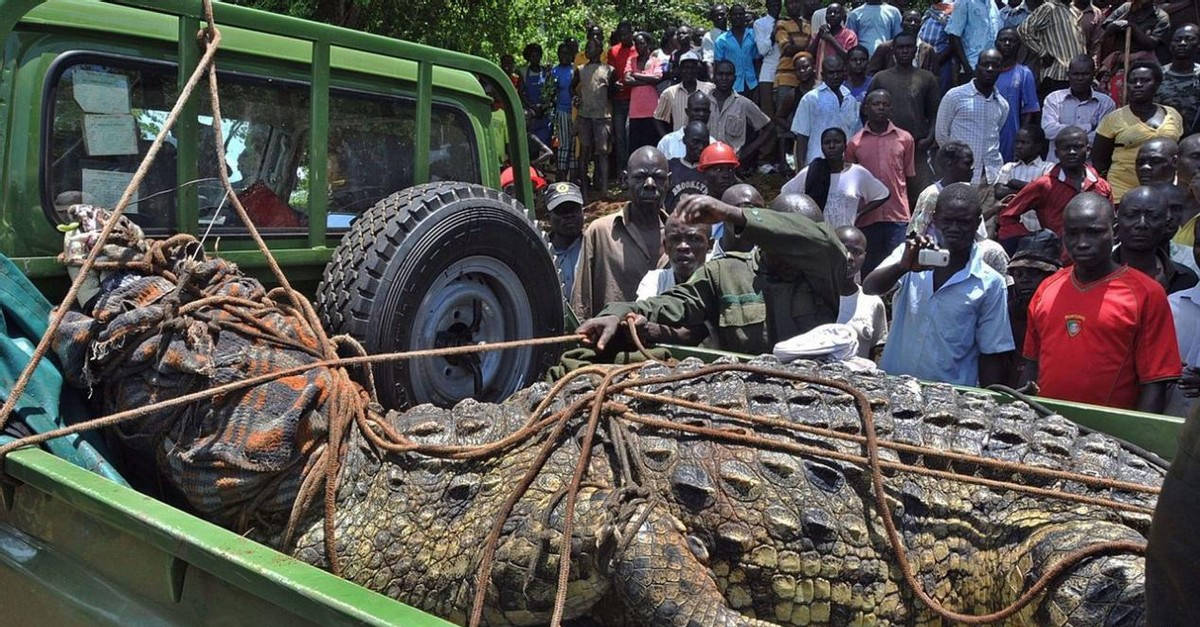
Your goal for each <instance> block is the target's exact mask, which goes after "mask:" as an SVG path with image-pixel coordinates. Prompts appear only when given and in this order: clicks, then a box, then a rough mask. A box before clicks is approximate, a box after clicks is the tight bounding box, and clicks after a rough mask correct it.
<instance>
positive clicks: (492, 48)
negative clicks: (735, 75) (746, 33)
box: [227, 0, 763, 63]
mask: <svg viewBox="0 0 1200 627" xmlns="http://www.w3.org/2000/svg"><path fill="white" fill-rule="evenodd" d="M227 1H232V2H233V3H234V4H241V5H245V6H252V7H255V8H259V9H264V10H267V11H273V12H276V13H283V14H287V15H292V16H295V17H302V18H305V19H310V20H315V21H319V22H325V23H327V24H336V25H338V26H345V27H347V28H352V29H355V30H362V31H367V32H372V33H377V34H380V35H386V36H388V37H395V38H398V39H407V40H409V41H416V42H419V43H423V44H429V45H432V46H437V47H440V48H448V49H451V50H459V51H462V52H467V53H471V54H476V55H480V56H483V57H487V58H489V59H492V60H496V59H498V58H499V56H500V55H501V54H504V53H512V54H513V55H515V56H516V57H517V62H518V63H521V62H522V61H521V56H520V52H521V49H522V48H523V47H524V46H525V44H526V43H531V42H535V43H540V44H541V45H542V46H543V47H544V48H545V49H546V56H545V61H544V62H545V63H553V62H554V49H555V48H556V47H557V45H558V42H561V41H562V40H563V38H564V37H568V36H570V37H576V38H578V39H580V40H581V41H582V39H583V36H584V30H585V28H586V26H587V25H588V24H590V23H596V24H599V25H600V26H601V27H603V28H604V29H605V31H606V32H609V31H611V30H612V29H614V28H615V27H616V25H617V22H619V21H621V20H622V19H628V20H630V21H631V22H633V24H634V26H635V27H636V28H638V29H641V30H649V31H650V32H653V33H655V36H656V37H658V36H660V35H661V33H662V29H663V28H665V27H666V26H669V25H676V24H680V23H687V24H693V25H699V26H704V27H708V26H709V25H710V24H709V22H708V20H707V19H705V18H704V17H703V15H704V13H705V12H706V10H707V7H708V5H709V3H708V2H697V1H691V0H652V1H651V0H607V1H604V2H596V1H594V0H593V1H588V0H453V1H447V0H299V1H290V2H289V1H285V0H227ZM747 6H748V8H749V9H750V10H752V11H756V12H759V13H761V12H762V7H763V3H762V2H761V0H758V1H755V2H749V3H747Z"/></svg>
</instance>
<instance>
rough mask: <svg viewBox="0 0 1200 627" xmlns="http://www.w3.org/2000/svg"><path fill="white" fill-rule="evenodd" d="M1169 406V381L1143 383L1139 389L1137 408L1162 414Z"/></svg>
mask: <svg viewBox="0 0 1200 627" xmlns="http://www.w3.org/2000/svg"><path fill="white" fill-rule="evenodd" d="M1166 406H1167V382H1166V381H1154V382H1151V383H1143V384H1142V385H1141V387H1140V389H1139V390H1138V400H1137V410H1138V411H1146V412H1150V413H1152V414H1161V413H1162V412H1163V409H1165V408H1166Z"/></svg>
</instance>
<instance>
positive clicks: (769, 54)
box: [754, 15, 779, 83]
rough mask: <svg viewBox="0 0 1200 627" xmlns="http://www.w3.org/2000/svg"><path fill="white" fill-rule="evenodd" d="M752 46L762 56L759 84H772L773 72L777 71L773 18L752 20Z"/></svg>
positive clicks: (765, 17)
mask: <svg viewBox="0 0 1200 627" xmlns="http://www.w3.org/2000/svg"><path fill="white" fill-rule="evenodd" d="M754 44H755V45H756V46H758V54H759V55H760V56H762V68H760V69H759V71H758V81H759V82H760V83H774V82H775V70H777V69H779V46H778V45H777V44H776V43H775V18H773V17H771V16H770V15H764V16H762V17H760V18H758V19H757V20H754Z"/></svg>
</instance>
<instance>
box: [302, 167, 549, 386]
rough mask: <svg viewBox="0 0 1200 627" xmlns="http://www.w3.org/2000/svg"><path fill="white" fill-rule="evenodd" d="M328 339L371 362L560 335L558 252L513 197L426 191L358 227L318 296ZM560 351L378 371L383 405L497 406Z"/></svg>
mask: <svg viewBox="0 0 1200 627" xmlns="http://www.w3.org/2000/svg"><path fill="white" fill-rule="evenodd" d="M317 308H318V311H319V314H320V316H321V321H322V323H323V324H325V325H326V328H327V329H328V330H329V331H330V333H331V334H342V333H345V334H349V335H351V336H353V337H354V338H355V339H357V340H358V341H359V342H361V343H362V344H363V346H364V347H365V348H366V350H367V351H368V352H370V353H373V354H375V353H387V352H398V351H409V350H418V349H425V348H436V347H442V346H455V345H460V344H468V343H478V342H500V341H508V340H520V339H527V338H534V337H544V336H553V335H559V334H561V333H562V332H563V297H562V287H561V284H560V283H559V278H558V272H557V271H556V269H555V266H554V259H553V257H552V256H551V253H550V249H549V246H548V245H547V243H546V241H545V240H544V239H543V237H542V235H541V233H539V232H538V230H537V228H536V227H535V226H534V225H533V224H532V223H531V222H530V220H529V218H527V217H526V214H525V210H524V208H523V207H522V206H521V205H520V203H518V202H517V201H516V200H514V199H513V198H511V197H509V196H507V195H505V194H503V193H501V192H499V191H497V190H494V189H490V188H487V187H483V186H481V185H472V184H466V183H453V182H443V183H429V184H426V185H417V186H415V187H411V188H408V189H406V190H404V191H401V192H397V193H395V194H392V195H391V196H388V197H387V198H384V199H383V200H380V201H379V202H378V203H376V204H375V206H374V207H372V208H371V209H369V210H368V211H366V212H365V213H363V214H362V215H361V216H359V217H358V219H357V220H355V221H354V224H353V225H352V226H351V228H350V231H349V232H348V233H347V234H346V236H345V237H344V238H343V239H342V242H341V244H340V245H339V246H338V247H337V250H336V251H334V254H333V259H332V260H330V262H329V265H328V266H326V267H325V273H324V276H323V278H322V280H321V284H320V286H319V287H318V288H317ZM559 353H560V350H559V349H558V347H556V346H539V347H524V348H518V349H510V350H506V351H496V352H487V353H478V354H476V355H474V356H469V357H466V358H449V359H447V358H441V357H437V358H430V359H417V360H408V361H400V362H394V363H389V364H380V365H376V366H375V379H376V385H377V386H378V390H379V397H380V402H381V403H383V404H384V405H386V406H388V407H390V408H395V409H402V408H405V407H409V406H412V405H415V404H418V403H433V404H435V405H439V406H442V407H449V406H451V405H453V404H454V403H456V402H458V401H460V400H462V399H464V398H468V397H472V398H476V399H479V400H483V401H500V400H503V399H504V398H506V397H508V396H509V395H510V394H512V393H513V392H515V391H517V390H519V389H521V388H522V387H525V386H527V385H529V384H530V383H532V382H533V381H534V380H536V379H537V378H538V377H540V376H541V374H542V373H543V372H545V370H546V369H547V368H548V367H550V366H551V365H553V364H554V363H555V362H556V361H557V360H558V356H559Z"/></svg>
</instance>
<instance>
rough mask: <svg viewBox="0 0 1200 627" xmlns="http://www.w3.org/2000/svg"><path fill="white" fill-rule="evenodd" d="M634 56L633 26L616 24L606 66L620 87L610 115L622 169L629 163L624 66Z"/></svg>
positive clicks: (618, 161) (627, 93) (627, 88)
mask: <svg viewBox="0 0 1200 627" xmlns="http://www.w3.org/2000/svg"><path fill="white" fill-rule="evenodd" d="M635 54H637V49H635V48H634V46H633V24H630V23H629V22H621V23H620V24H617V44H616V45H615V46H613V47H612V48H609V50H608V64H609V65H611V66H612V68H613V71H612V81H613V84H614V85H619V86H620V87H619V88H618V89H617V93H616V95H614V96H613V106H612V113H613V135H616V142H615V143H616V148H617V163H619V164H621V165H622V167H624V165H625V162H627V161H629V130H628V126H629V87H628V86H626V85H625V66H626V64H627V63H628V62H629V58H630V57H632V56H634V55H635Z"/></svg>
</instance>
